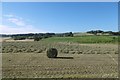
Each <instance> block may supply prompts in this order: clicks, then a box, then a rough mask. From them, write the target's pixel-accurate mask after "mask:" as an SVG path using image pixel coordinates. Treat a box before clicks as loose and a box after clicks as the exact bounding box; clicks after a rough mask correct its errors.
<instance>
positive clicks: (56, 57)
mask: <svg viewBox="0 0 120 80" xmlns="http://www.w3.org/2000/svg"><path fill="white" fill-rule="evenodd" d="M55 59H74V58H73V57H56V58H55Z"/></svg>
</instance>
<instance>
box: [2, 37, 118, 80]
mask: <svg viewBox="0 0 120 80" xmlns="http://www.w3.org/2000/svg"><path fill="white" fill-rule="evenodd" d="M50 39H51V40H50ZM52 39H54V41H52ZM2 45H3V46H2V52H3V54H2V63H3V65H2V68H3V78H117V77H118V45H117V44H115V43H114V44H113V43H109V44H108V43H106V44H104V43H102V42H101V43H100V44H98V43H94V44H93V43H89V44H87V43H76V42H74V41H73V42H72V41H70V40H69V39H68V41H65V40H63V41H62V40H61V41H59V40H57V38H48V39H45V40H41V41H30V42H29V41H16V42H9V41H8V42H7V41H6V42H3V44H2ZM50 47H54V48H56V49H57V50H58V57H57V58H53V59H50V58H47V56H46V50H47V49H48V48H50Z"/></svg>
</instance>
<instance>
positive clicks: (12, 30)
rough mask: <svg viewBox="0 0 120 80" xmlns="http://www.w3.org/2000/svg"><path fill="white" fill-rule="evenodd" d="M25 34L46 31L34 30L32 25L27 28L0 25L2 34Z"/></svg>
mask: <svg viewBox="0 0 120 80" xmlns="http://www.w3.org/2000/svg"><path fill="white" fill-rule="evenodd" d="M25 33H45V31H42V30H39V29H36V28H34V27H33V26H32V25H28V26H26V27H11V26H6V25H0V34H25Z"/></svg>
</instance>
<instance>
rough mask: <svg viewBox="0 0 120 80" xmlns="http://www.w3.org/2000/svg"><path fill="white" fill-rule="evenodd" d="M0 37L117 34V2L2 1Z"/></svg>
mask: <svg viewBox="0 0 120 80" xmlns="http://www.w3.org/2000/svg"><path fill="white" fill-rule="evenodd" d="M0 28H1V31H0V33H1V34H19V33H46V32H54V33H64V32H86V31H90V30H104V31H118V3H117V2H3V3H2V24H1V25H0Z"/></svg>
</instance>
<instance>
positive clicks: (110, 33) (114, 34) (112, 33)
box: [87, 30, 120, 36]
mask: <svg viewBox="0 0 120 80" xmlns="http://www.w3.org/2000/svg"><path fill="white" fill-rule="evenodd" d="M87 33H90V34H94V35H98V34H101V35H104V34H108V35H113V36H119V35H120V31H119V32H113V31H102V30H91V31H87Z"/></svg>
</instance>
